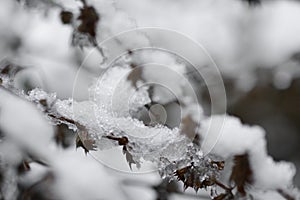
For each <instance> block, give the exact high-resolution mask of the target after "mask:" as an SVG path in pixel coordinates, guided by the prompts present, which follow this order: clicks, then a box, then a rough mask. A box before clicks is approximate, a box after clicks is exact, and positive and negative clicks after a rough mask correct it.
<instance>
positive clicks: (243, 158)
mask: <svg viewBox="0 0 300 200" xmlns="http://www.w3.org/2000/svg"><path fill="white" fill-rule="evenodd" d="M230 181H233V182H234V183H235V184H236V187H237V190H238V192H239V193H240V194H241V195H242V196H245V195H246V191H245V188H246V186H247V185H248V184H251V183H252V182H253V179H252V170H251V167H250V162H249V155H248V153H245V154H243V155H236V156H235V157H234V166H233V168H232V172H231V175H230Z"/></svg>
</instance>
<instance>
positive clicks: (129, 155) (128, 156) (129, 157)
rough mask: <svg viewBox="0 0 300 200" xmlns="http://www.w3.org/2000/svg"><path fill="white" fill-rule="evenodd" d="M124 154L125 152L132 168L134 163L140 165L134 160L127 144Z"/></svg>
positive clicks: (124, 147)
mask: <svg viewBox="0 0 300 200" xmlns="http://www.w3.org/2000/svg"><path fill="white" fill-rule="evenodd" d="M123 154H125V157H126V161H127V162H128V165H129V167H130V169H131V170H132V167H131V165H132V164H135V165H137V166H139V165H138V163H137V162H136V161H135V160H133V157H132V155H131V153H130V152H129V151H128V150H127V147H126V145H124V146H123Z"/></svg>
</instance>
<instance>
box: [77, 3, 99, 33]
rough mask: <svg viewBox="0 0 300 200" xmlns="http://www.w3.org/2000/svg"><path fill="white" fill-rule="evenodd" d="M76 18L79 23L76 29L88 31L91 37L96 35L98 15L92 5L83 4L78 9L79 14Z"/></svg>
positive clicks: (81, 31) (83, 31)
mask: <svg viewBox="0 0 300 200" xmlns="http://www.w3.org/2000/svg"><path fill="white" fill-rule="evenodd" d="M78 19H79V20H80V21H81V24H80V25H79V26H78V28H77V30H78V31H79V32H80V33H88V34H89V35H90V36H92V37H93V38H94V37H95V36H96V26H97V23H98V21H99V15H98V14H97V12H96V10H95V8H94V7H92V6H84V7H83V8H81V9H80V15H79V17H78Z"/></svg>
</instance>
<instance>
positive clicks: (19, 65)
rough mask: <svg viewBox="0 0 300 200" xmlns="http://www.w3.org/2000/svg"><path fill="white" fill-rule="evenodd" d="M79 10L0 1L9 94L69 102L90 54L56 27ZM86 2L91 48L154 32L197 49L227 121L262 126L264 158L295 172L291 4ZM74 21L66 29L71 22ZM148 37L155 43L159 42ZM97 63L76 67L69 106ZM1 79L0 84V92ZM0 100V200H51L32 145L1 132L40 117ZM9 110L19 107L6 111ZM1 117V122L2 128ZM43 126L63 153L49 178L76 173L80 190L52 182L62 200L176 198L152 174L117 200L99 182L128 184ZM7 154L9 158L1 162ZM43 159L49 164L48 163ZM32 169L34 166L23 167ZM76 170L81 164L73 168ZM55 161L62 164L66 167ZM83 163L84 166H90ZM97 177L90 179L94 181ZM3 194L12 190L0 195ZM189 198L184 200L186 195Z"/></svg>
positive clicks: (299, 15) (299, 153)
mask: <svg viewBox="0 0 300 200" xmlns="http://www.w3.org/2000/svg"><path fill="white" fill-rule="evenodd" d="M82 2H83V1H79V0H64V1H60V0H49V1H46V0H40V1H39V0H15V1H13V0H1V2H0V38H1V39H0V69H1V71H2V73H5V74H6V75H8V76H14V83H13V84H14V86H15V87H16V88H19V89H23V90H24V91H25V93H26V92H28V91H30V90H31V89H33V88H36V87H40V88H42V89H44V90H45V91H47V92H55V93H56V94H57V97H58V98H60V99H68V98H71V97H74V96H72V92H73V84H74V81H75V79H76V73H77V70H78V69H79V67H80V66H81V63H82V62H83V61H84V59H85V57H86V56H87V55H88V54H89V52H90V50H91V49H92V47H91V45H89V44H87V43H88V42H86V41H87V39H86V38H80V37H79V38H78V37H77V36H76V34H75V33H74V27H73V26H72V25H70V24H67V23H65V20H66V21H68V20H67V19H65V18H63V17H67V15H63V16H62V13H61V12H62V10H65V11H66V10H67V11H69V12H71V13H73V14H72V15H74V16H73V20H75V21H76V19H77V18H76V17H78V15H79V8H80V6H82ZM87 2H88V3H89V4H91V5H94V7H95V9H96V10H97V12H98V13H99V16H100V20H99V26H97V27H96V31H97V36H96V38H97V39H98V41H99V42H101V41H103V40H105V39H107V38H108V37H109V36H113V35H115V34H118V33H120V32H122V31H126V30H129V29H132V28H136V27H161V28H166V29H171V30H175V31H178V32H180V33H182V34H184V35H186V36H187V37H190V38H192V39H193V40H195V41H197V42H198V43H200V44H202V45H203V46H204V47H205V49H206V50H207V51H208V53H209V54H210V55H211V57H212V58H213V60H214V61H215V62H216V65H217V66H218V68H219V70H220V72H221V75H222V77H223V80H224V85H225V88H226V95H227V112H228V114H230V115H234V116H237V117H239V118H240V119H241V120H242V122H243V123H245V124H250V125H259V126H261V127H263V128H264V129H265V130H266V140H267V148H268V152H269V154H270V155H271V156H272V157H273V158H274V159H275V160H285V161H290V162H293V163H294V164H295V166H296V168H297V171H300V37H299V35H300V23H299V22H300V3H299V1H290V0H278V1H267V0H266V1H263V0H262V1H259V0H255V1H254V0H248V1H245V0H244V1H242V0H230V1H223V0H212V1H205V0H191V1H183V0H176V1H172V0H142V1H134V0H124V1H104V0H100V1H96V0H95V1H93V0H91V1H87ZM74 23H75V25H76V22H74ZM157 37H158V38H159V35H158V36H157ZM162 42H164V41H163V40H162ZM172 42H174V43H175V42H176V41H172ZM172 42H171V43H172ZM170 45H172V44H170ZM192 53H193V52H191V54H192ZM102 60H103V57H102V55H101V53H99V52H98V53H94V54H93V55H92V56H91V57H90V58H89V59H88V60H86V61H85V64H84V66H83V67H84V70H83V72H82V74H83V75H82V77H81V79H80V80H79V84H78V85H77V86H78V87H79V88H77V91H81V88H80V87H82V91H83V92H82V94H81V93H78V94H77V93H76V96H75V99H76V100H83V99H85V97H86V91H87V87H88V86H89V83H90V79H91V77H92V76H93V73H94V72H95V71H96V70H97V69H98V67H99V63H101V62H102ZM198 64H199V65H201V66H205V65H206V64H207V63H206V61H203V63H198ZM8 66H9V67H8ZM5 69H6V70H8V69H9V70H8V71H5ZM189 78H190V79H191V81H192V82H193V84H194V86H195V88H196V91H197V96H198V98H199V100H200V102H201V103H202V106H203V109H204V112H205V113H206V114H207V115H209V114H210V97H209V94H208V91H207V89H206V87H203V86H202V85H203V80H202V79H201V77H200V76H198V75H197V74H189ZM5 81H6V80H2V79H0V85H1V84H2V83H4V82H5ZM77 81H78V80H77ZM197 85H198V87H197ZM0 99H1V100H0V103H1V104H0V116H2V117H1V120H0V121H1V123H0V137H1V143H0V144H1V147H0V150H1V157H0V159H1V163H0V164H1V166H2V167H1V169H2V170H3V169H7V166H14V167H16V168H17V169H18V170H17V171H16V172H14V171H9V172H7V173H4V172H3V171H2V172H1V176H0V186H1V187H2V196H1V197H2V199H10V198H11V199H13V198H15V197H16V196H17V198H18V199H56V198H58V197H55V195H53V196H54V198H50V197H49V198H48V197H47V195H45V194H49V193H51V191H50V190H48V189H47V188H46V189H45V187H43V184H47V183H45V182H44V181H43V180H46V181H48V182H53V181H54V182H55V175H54V173H53V172H51V171H48V170H45V169H44V167H45V166H47V164H45V163H44V161H42V160H39V159H38V158H35V157H36V155H35V154H33V153H32V152H34V150H32V149H30V148H27V147H26V145H25V146H24V144H28V145H32V144H33V143H34V138H35V136H34V133H33V136H32V138H29V137H27V136H26V135H25V133H21V135H22V137H23V139H20V140H19V139H17V138H18V137H19V135H20V134H19V133H20V131H21V132H22V130H12V131H11V132H13V133H14V131H15V132H16V134H12V136H8V135H9V133H8V132H10V128H9V127H14V126H20V127H22V120H24V119H27V118H30V117H31V116H36V118H39V117H41V118H42V119H43V120H44V118H43V117H42V116H40V115H39V114H37V113H35V112H34V111H32V113H31V111H30V109H28V110H27V107H28V105H25V104H24V106H23V104H22V103H20V102H19V100H16V99H14V98H13V97H11V95H9V93H8V92H7V91H4V90H2V89H0ZM16 104H18V105H20V106H15V105H16ZM22 113H23V114H22ZM24 113H25V114H24ZM7 118H9V119H10V120H6V119H7ZM43 120H42V121H41V123H42V124H46V125H45V127H46V129H47V131H45V135H46V136H45V138H46V139H45V140H47V141H48V140H53V141H54V143H55V145H54V146H55V147H54V146H53V147H51V148H57V146H59V148H60V149H63V150H64V151H65V152H66V153H63V152H62V151H63V150H61V156H58V157H57V159H56V160H55V159H54V158H53V159H54V160H55V163H57V164H56V165H55V167H56V170H57V172H59V173H61V177H63V178H62V179H61V180H67V179H68V178H70V177H72V176H73V175H74V174H77V176H75V179H76V180H77V182H80V184H77V185H76V184H75V186H74V185H72V184H71V183H70V181H69V182H63V181H60V182H59V183H60V184H57V185H56V186H55V188H56V190H60V188H61V187H65V185H69V187H67V189H65V190H64V191H63V192H62V196H64V195H65V197H66V198H65V199H72V200H74V199H81V197H82V196H80V195H86V193H87V192H88V193H89V192H90V193H91V197H90V198H88V197H87V199H97V198H94V196H93V195H92V194H97V191H96V190H97V188H98V187H103V188H104V189H103V190H102V192H105V193H107V195H104V196H106V197H107V199H112V198H117V199H126V198H127V199H134V198H135V195H132V194H140V195H144V194H145V195H146V196H145V198H146V199H153V198H155V197H156V195H157V194H159V195H161V197H163V195H166V194H165V193H164V192H165V191H167V190H170V191H177V190H178V189H174V188H176V187H177V186H176V184H175V185H172V184H170V185H168V186H166V184H165V183H164V182H160V181H159V180H160V179H159V178H158V175H149V177H147V178H146V179H147V180H149V181H148V182H147V181H146V182H143V180H144V178H142V177H140V178H138V177H135V179H134V181H130V180H129V181H128V180H127V181H128V182H126V181H125V185H127V186H128V185H130V184H132V185H133V187H132V191H131V189H126V190H128V191H129V192H128V193H129V194H128V195H129V196H127V197H124V195H125V194H124V193H122V192H119V194H116V193H115V192H114V191H115V189H112V188H111V187H108V186H107V187H105V183H103V182H106V181H107V180H109V181H108V182H109V184H108V185H110V184H111V185H114V186H116V187H117V188H119V189H120V190H124V189H123V186H120V185H119V184H117V183H116V182H115V181H114V180H115V179H116V178H115V177H114V176H112V175H111V174H117V176H121V177H122V176H124V177H126V178H128V177H127V175H119V174H118V172H115V171H110V170H109V169H106V168H105V167H103V166H99V163H97V162H96V161H95V160H93V159H91V158H87V157H85V156H84V154H83V153H82V152H81V151H80V152H79V151H77V152H75V151H74V148H75V136H74V134H73V133H72V132H71V131H70V130H68V129H67V127H66V126H64V125H59V126H50V125H49V124H47V123H46V122H45V121H43ZM27 122H28V123H39V122H40V121H39V120H38V119H36V121H35V117H32V120H31V121H30V120H29V121H28V120H27ZM18 123H20V124H18ZM23 125H24V123H23ZM43 126H44V125H43ZM7 127H8V128H7ZM25 127H29V129H28V130H30V127H31V126H30V125H28V124H25ZM18 131H19V132H18ZM34 131H44V128H43V127H42V128H40V129H37V130H36V129H35V128H34V130H33V132H34ZM42 140H43V139H42ZM24 141H25V142H24ZM254 148H255V147H254ZM41 149H42V146H41ZM8 154H9V155H11V154H13V155H14V156H7V155H8ZM41 154H42V155H48V154H49V152H47V151H41ZM48 156H49V157H51V159H52V156H53V155H51V154H49V155H48ZM37 157H39V156H37ZM70 157H72V158H70ZM22 158H26V159H22ZM32 161H34V163H33V164H30V166H29V163H30V162H32ZM83 162H85V164H82V163H83ZM61 163H65V164H66V163H68V164H66V165H67V166H66V165H62V164H61ZM86 163H90V166H87V164H86ZM73 165H76V166H78V171H77V170H76V169H73V171H72V170H70V171H68V170H69V169H72V168H73ZM5 166H6V167H5ZM28 168H33V169H35V170H32V171H35V172H34V173H33V174H30V175H26V176H29V177H25V178H22V179H20V180H19V179H17V178H15V179H13V180H9V181H8V182H7V177H10V176H11V177H17V176H13V175H11V174H15V175H16V174H22V173H23V172H24V171H26V170H28ZM104 168H105V170H104ZM99 169H100V171H102V172H101V173H100V174H101V175H98V176H96V177H93V174H91V175H86V172H87V171H92V172H94V173H98V170H99ZM82 174H84V175H86V176H87V177H86V180H85V179H83V180H81V177H82V176H81V175H82ZM136 176H137V175H136ZM145 176H146V175H145ZM147 176H148V175H147ZM40 177H42V178H40ZM103 177H104V178H103ZM129 177H130V176H129ZM64 178H65V179H64ZM73 178H74V177H73ZM97 178H98V179H99V180H96V179H97ZM23 179H24V180H23ZM33 180H35V181H36V180H38V181H37V182H36V184H32V183H33V182H35V181H33ZM89 181H92V182H91V183H92V185H94V186H95V185H97V184H98V185H97V187H91V189H90V190H88V191H85V190H83V189H82V187H84V186H85V185H86V184H89V183H90V182H89ZM93 181H94V182H93ZM295 184H296V185H297V186H300V175H299V173H297V174H296V177H295ZM4 185H5V186H4ZM136 185H138V186H136ZM143 185H145V187H147V188H149V187H150V188H151V187H152V189H153V190H151V192H149V191H148V192H146V193H143V192H140V193H139V189H138V188H139V186H142V188H143ZM9 187H10V188H13V187H14V188H15V189H8V188H9ZM166 187H170V188H167V189H166ZM41 188H43V189H41ZM161 188H163V189H161ZM74 189H75V190H76V189H78V191H79V192H78V191H77V193H76V192H75V193H74V195H73V196H72V191H71V190H74ZM44 190H46V191H44ZM68 190H70V191H68ZM105 190H106V191H105ZM15 191H23V193H22V192H21V194H24V191H25V193H26V194H25V196H18V195H17V193H15ZM80 192H82V193H80ZM70 194H71V195H70ZM75 194H76V195H75ZM189 194H191V196H188V195H189ZM193 194H194V193H190V192H188V195H187V196H184V195H180V194H177V195H176V194H175V195H173V196H172V199H193V198H195V196H193ZM130 195H131V196H130ZM147 195H148V196H147ZM50 196H51V195H50ZM137 196H139V195H137ZM167 196H168V195H167ZM5 197H8V198H5ZM0 199H1V198H0ZM104 199H106V198H105V197H104ZM157 199H159V198H157ZM161 199H163V198H161ZM165 199H167V197H166V198H165ZM204 199H205V197H204Z"/></svg>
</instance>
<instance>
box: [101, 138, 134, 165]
mask: <svg viewBox="0 0 300 200" xmlns="http://www.w3.org/2000/svg"><path fill="white" fill-rule="evenodd" d="M106 138H108V139H110V140H115V141H118V144H119V145H120V146H123V154H125V157H126V161H127V162H128V165H129V167H130V169H132V167H131V165H132V164H135V165H136V166H137V167H139V163H137V162H136V161H135V160H134V159H133V156H132V154H131V153H130V152H129V151H128V148H129V147H128V143H129V140H128V138H127V137H125V136H123V137H115V136H112V135H108V136H106Z"/></svg>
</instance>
